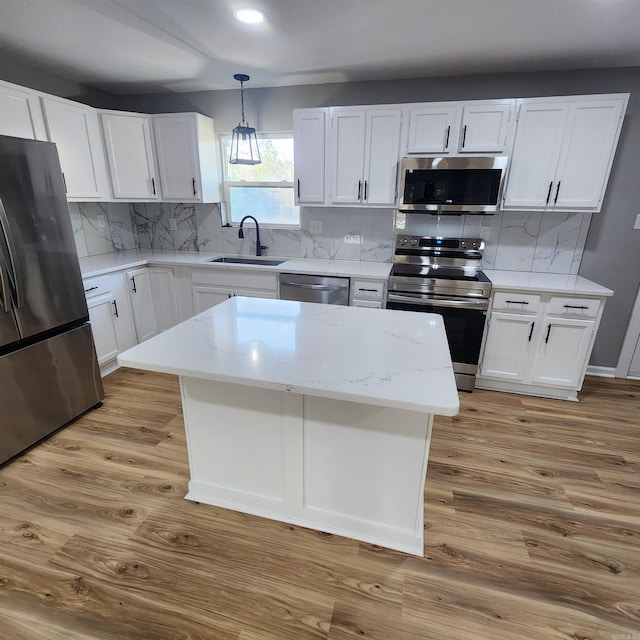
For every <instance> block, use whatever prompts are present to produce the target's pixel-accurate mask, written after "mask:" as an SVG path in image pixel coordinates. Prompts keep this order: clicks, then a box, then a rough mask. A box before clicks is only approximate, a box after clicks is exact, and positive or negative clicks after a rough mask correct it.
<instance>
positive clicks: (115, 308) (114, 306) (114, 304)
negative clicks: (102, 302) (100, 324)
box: [111, 300, 120, 318]
mask: <svg viewBox="0 0 640 640" xmlns="http://www.w3.org/2000/svg"><path fill="white" fill-rule="evenodd" d="M111 304H112V305H113V315H114V316H115V317H116V318H119V317H120V316H119V315H118V304H117V303H116V301H115V300H112V301H111Z"/></svg>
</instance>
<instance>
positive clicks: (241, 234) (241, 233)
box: [238, 216, 269, 256]
mask: <svg viewBox="0 0 640 640" xmlns="http://www.w3.org/2000/svg"><path fill="white" fill-rule="evenodd" d="M247 218H251V219H252V220H253V221H254V222H255V223H256V255H257V256H261V255H262V250H263V249H268V248H269V247H265V245H263V244H260V225H259V224H258V221H257V220H256V219H255V218H254V217H253V216H245V217H244V218H242V220H240V229H238V238H244V231H243V229H242V225H243V224H244V221H245V220H246V219H247Z"/></svg>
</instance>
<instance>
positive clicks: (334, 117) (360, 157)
mask: <svg viewBox="0 0 640 640" xmlns="http://www.w3.org/2000/svg"><path fill="white" fill-rule="evenodd" d="M401 126H402V108H401V107H390V108H367V109H362V108H356V109H354V108H351V107H334V108H332V109H331V142H330V149H331V153H330V157H329V163H328V165H329V167H330V176H331V198H330V200H331V202H332V203H333V204H338V205H355V204H363V205H368V206H385V207H393V206H394V203H395V201H396V189H397V177H398V161H399V152H400V131H401Z"/></svg>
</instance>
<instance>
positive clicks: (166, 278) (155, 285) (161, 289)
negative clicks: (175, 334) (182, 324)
mask: <svg viewBox="0 0 640 640" xmlns="http://www.w3.org/2000/svg"><path fill="white" fill-rule="evenodd" d="M149 279H150V281H151V293H152V297H153V308H154V311H155V314H156V326H157V329H158V331H166V330H167V329H170V328H171V327H173V326H174V325H176V324H178V321H179V320H178V319H179V317H180V316H179V311H178V297H177V295H176V283H175V280H176V279H175V277H174V273H173V269H172V268H171V267H149Z"/></svg>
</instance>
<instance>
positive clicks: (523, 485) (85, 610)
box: [0, 369, 640, 640]
mask: <svg viewBox="0 0 640 640" xmlns="http://www.w3.org/2000/svg"><path fill="white" fill-rule="evenodd" d="M104 383H105V390H106V398H105V403H104V407H103V408H102V409H99V410H97V411H94V412H90V413H88V414H87V415H85V416H83V417H82V418H80V419H79V420H78V421H76V422H75V423H73V424H72V425H70V426H68V427H67V428H65V429H63V430H61V431H60V432H58V433H57V434H55V435H54V436H53V437H52V438H50V439H49V440H48V441H46V442H44V443H42V444H41V445H39V446H37V447H35V448H34V449H32V450H31V451H29V452H28V453H26V454H25V455H23V456H19V457H18V458H16V459H15V460H14V461H12V462H11V463H9V464H7V465H5V466H3V467H1V468H0V640H45V639H46V640H62V639H63V638H64V639H65V640H94V639H95V640H125V639H126V640H143V639H144V640H160V639H162V640H167V639H169V640H172V639H175V640H205V639H206V640H318V639H320V640H352V639H353V638H370V639H371V640H418V639H419V640H522V639H525V638H526V639H527V640H529V639H534V638H535V640H578V639H580V640H614V638H616V635H617V637H618V638H624V640H635V636H634V634H636V635H638V634H639V633H640V631H639V630H640V597H638V594H639V593H640V560H639V556H638V549H640V499H639V496H640V438H638V429H639V426H640V382H638V381H627V380H608V379H600V378H589V377H587V379H586V381H585V385H584V389H583V391H582V392H581V394H580V399H581V401H580V402H579V403H571V402H565V401H559V400H548V399H542V398H534V397H528V396H518V395H515V394H504V393H496V392H491V391H484V390H476V391H474V393H472V394H462V395H461V397H460V399H461V411H460V414H459V415H458V416H454V417H438V418H436V420H435V423H434V430H433V438H432V448H431V455H430V461H429V468H428V470H427V483H426V487H425V551H426V554H425V557H424V558H420V557H417V556H409V555H407V554H403V553H400V552H396V551H390V550H388V549H383V548H381V547H377V546H375V545H368V544H364V543H359V542H357V541H354V540H350V539H347V538H342V537H340V536H335V535H330V534H325V533H322V532H319V531H314V530H311V529H305V528H303V527H298V526H293V525H289V524H287V523H282V522H275V521H271V520H265V519H262V518H258V517H255V516H250V515H247V514H242V513H237V512H234V511H229V510H226V509H221V508H217V507H213V506H210V505H204V504H198V503H194V502H190V501H187V500H184V495H185V493H186V491H187V482H188V479H189V473H188V459H187V452H186V442H185V436H184V424H183V420H182V414H181V408H180V396H179V386H178V381H177V379H176V378H175V377H174V376H168V375H161V374H153V373H148V372H141V371H135V370H131V369H120V370H118V371H117V372H115V373H114V374H112V375H110V376H109V377H107V378H106V379H105V380H104ZM638 637H640V636H638Z"/></svg>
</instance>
